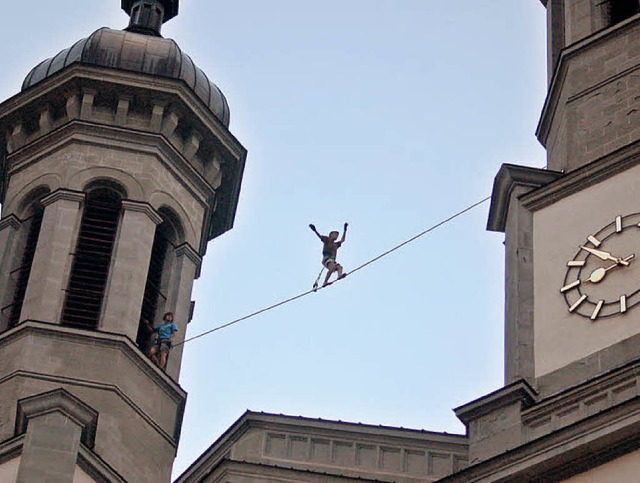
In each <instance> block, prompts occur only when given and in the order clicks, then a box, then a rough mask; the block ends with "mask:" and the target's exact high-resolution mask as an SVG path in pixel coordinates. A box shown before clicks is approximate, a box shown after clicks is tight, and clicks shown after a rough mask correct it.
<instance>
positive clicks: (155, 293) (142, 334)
mask: <svg viewBox="0 0 640 483" xmlns="http://www.w3.org/2000/svg"><path fill="white" fill-rule="evenodd" d="M171 232H172V230H171V227H170V225H169V223H168V222H166V221H164V222H162V223H161V224H160V225H158V227H157V228H156V233H155V235H154V238H153V246H152V247H151V259H150V260H149V271H148V272H147V283H146V285H145V288H144V298H143V300H142V310H141V314H140V317H141V321H144V320H148V321H149V323H150V324H151V325H154V323H155V322H156V320H155V319H156V316H157V312H158V307H159V306H162V305H164V302H166V300H167V296H166V293H164V291H163V285H164V284H163V282H164V280H163V274H164V272H165V265H166V263H167V254H168V252H169V249H170V248H173V244H172V243H171V241H170V237H171ZM149 339H150V337H149V333H148V332H147V329H146V326H145V325H144V324H143V323H141V324H140V326H139V327H138V335H137V339H136V342H137V344H138V346H139V347H140V348H142V349H143V350H144V349H146V348H147V347H146V346H147V345H148V343H149Z"/></svg>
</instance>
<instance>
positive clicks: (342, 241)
mask: <svg viewBox="0 0 640 483" xmlns="http://www.w3.org/2000/svg"><path fill="white" fill-rule="evenodd" d="M347 228H349V223H345V224H344V231H343V232H342V238H341V239H340V243H344V240H345V238H347Z"/></svg>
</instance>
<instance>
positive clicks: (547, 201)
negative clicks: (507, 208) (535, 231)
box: [520, 141, 640, 211]
mask: <svg viewBox="0 0 640 483" xmlns="http://www.w3.org/2000/svg"><path fill="white" fill-rule="evenodd" d="M638 162H640V141H636V142H635V143H633V144H629V145H627V146H625V147H623V148H620V149H618V150H617V151H614V152H613V153H610V154H607V155H606V156H604V157H602V158H600V159H598V160H596V161H593V162H591V163H589V164H586V165H584V166H581V167H579V168H577V169H575V170H573V171H570V172H568V173H566V174H564V175H562V177H561V178H559V179H558V180H557V181H555V182H553V183H549V184H547V185H545V186H543V187H541V188H539V189H536V190H535V191H532V192H530V193H527V194H524V195H522V196H521V197H520V200H521V201H522V204H523V206H524V207H525V208H527V209H530V210H532V211H536V210H539V209H541V208H544V207H546V206H549V205H551V204H552V203H555V202H557V201H559V200H561V199H563V198H566V197H567V196H570V195H572V194H574V193H577V192H578V191H581V190H584V189H585V188H587V187H588V186H592V185H595V184H597V183H600V182H602V181H604V180H605V179H608V178H610V177H612V176H614V175H616V174H618V173H621V172H623V171H625V170H627V169H629V168H631V167H633V166H635V165H637V164H638Z"/></svg>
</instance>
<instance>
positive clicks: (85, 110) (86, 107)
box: [80, 89, 96, 120]
mask: <svg viewBox="0 0 640 483" xmlns="http://www.w3.org/2000/svg"><path fill="white" fill-rule="evenodd" d="M95 97H96V91H95V90H93V89H84V90H83V91H82V104H81V105H80V118H81V119H87V120H89V119H91V117H92V115H93V101H94V100H95Z"/></svg>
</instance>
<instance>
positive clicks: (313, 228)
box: [309, 223, 323, 241]
mask: <svg viewBox="0 0 640 483" xmlns="http://www.w3.org/2000/svg"><path fill="white" fill-rule="evenodd" d="M309 228H311V231H312V232H314V233H315V234H316V235H317V237H318V238H320V241H323V240H322V235H321V234H320V233H318V230H316V226H315V225H314V224H313V223H310V224H309Z"/></svg>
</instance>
